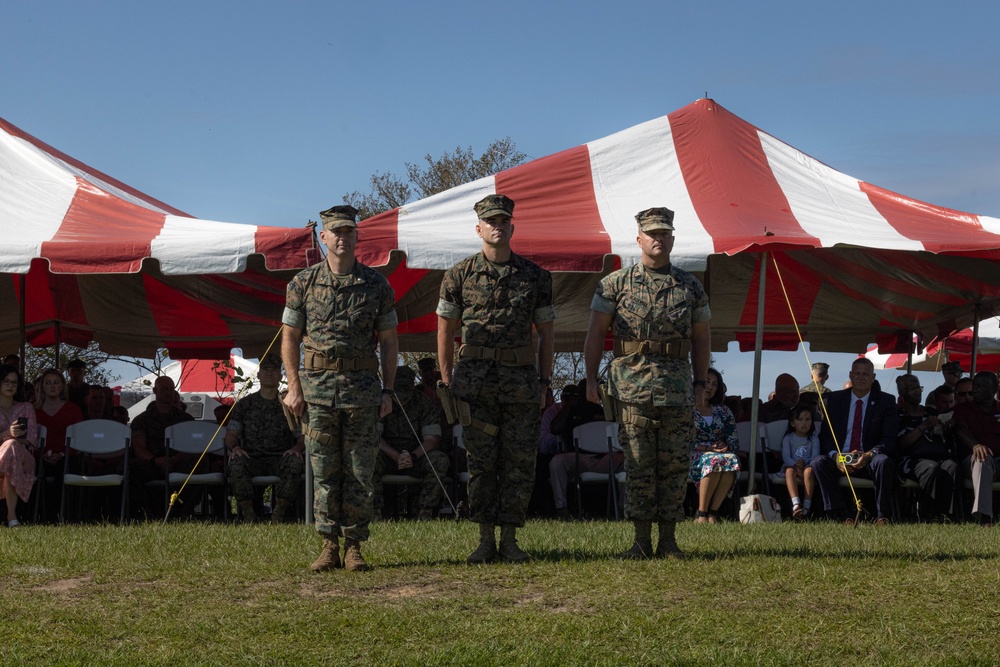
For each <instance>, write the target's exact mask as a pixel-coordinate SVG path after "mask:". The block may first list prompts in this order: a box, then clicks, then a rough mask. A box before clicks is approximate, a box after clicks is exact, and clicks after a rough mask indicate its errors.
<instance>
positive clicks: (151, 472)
mask: <svg viewBox="0 0 1000 667" xmlns="http://www.w3.org/2000/svg"><path fill="white" fill-rule="evenodd" d="M100 396H101V401H102V403H103V400H104V393H103V392H100ZM153 396H155V397H156V400H154V401H153V402H152V403H150V404H149V406H148V407H147V408H146V410H145V411H144V412H143V413H142V414H141V415H139V416H138V417H136V418H135V419H134V420H132V452H131V454H130V455H129V501H130V504H131V506H132V508H133V510H132V512H133V516H135V517H137V518H138V517H140V516H141V514H142V513H145V514H146V515H147V516H156V515H158V514H159V508H162V507H163V491H162V489H156V488H152V489H147V488H146V483H147V482H150V481H152V480H154V479H165V478H166V475H167V473H168V472H190V471H191V468H192V466H193V464H194V462H195V461H197V458H198V457H197V456H196V455H192V454H171V455H170V456H169V457H168V456H167V447H166V431H167V427H168V426H173V425H174V424H179V423H181V422H186V421H192V420H193V419H194V418H193V417H192V416H191V415H189V414H188V413H186V412H184V408H183V407H179V406H178V401H177V391H176V390H175V389H174V381H173V380H172V379H171V378H169V377H167V376H166V375H161V376H160V377H158V378H156V381H154V382H153Z"/></svg>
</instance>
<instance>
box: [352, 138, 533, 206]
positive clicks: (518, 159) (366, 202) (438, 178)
mask: <svg viewBox="0 0 1000 667" xmlns="http://www.w3.org/2000/svg"><path fill="white" fill-rule="evenodd" d="M525 159H527V156H526V155H525V154H524V153H522V152H521V151H519V150H517V146H516V145H515V144H514V140H513V139H511V138H510V137H504V138H503V139H497V140H496V141H494V142H493V143H491V144H490V145H489V146H487V147H486V150H485V151H483V153H482V154H481V155H479V156H477V155H476V154H475V152H473V150H472V147H471V146H469V147H468V148H462V147H461V146H459V147H458V148H456V149H455V151H454V152H453V153H449V152H447V151H445V152H444V153H442V154H441V156H440V157H438V158H434V157H432V156H431V154H430V153H428V154H427V155H425V156H424V163H426V164H423V163H416V164H414V163H410V162H407V163H406V179H407V180H405V181H404V180H403V179H402V178H401V177H399V176H397V175H396V174H394V173H392V172H386V173H382V172H375V173H374V174H372V176H371V178H370V179H369V190H368V192H361V191H359V190H354V191H353V192H348V193H347V194H345V195H344V201H345V202H346V203H348V204H350V205H351V206H353V207H354V208H356V209H358V211H359V213H358V215H359V216H360V217H361V219H362V220H363V219H365V218H370V217H372V216H373V215H378V214H379V213H383V212H384V211H388V210H389V209H393V208H398V207H400V206H402V205H403V204H405V203H407V202H408V201H410V199H411V198H412V197H413V196H414V195H416V197H417V198H418V199H423V198H424V197H430V196H431V195H433V194H437V193H438V192H443V191H445V190H449V189H451V188H453V187H456V186H458V185H462V184H464V183H469V182H470V181H474V180H476V179H479V178H483V177H486V176H490V175H492V174H495V173H497V172H500V171H503V170H505V169H510V168H511V167H516V166H517V165H519V164H521V163H522V162H524V161H525Z"/></svg>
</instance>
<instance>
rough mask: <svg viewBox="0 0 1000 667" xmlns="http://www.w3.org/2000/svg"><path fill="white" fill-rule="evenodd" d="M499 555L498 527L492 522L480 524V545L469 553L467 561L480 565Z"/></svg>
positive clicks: (470, 563)
mask: <svg viewBox="0 0 1000 667" xmlns="http://www.w3.org/2000/svg"><path fill="white" fill-rule="evenodd" d="M496 557H497V542H496V527H495V526H494V525H493V524H492V523H481V524H479V546H478V547H477V548H476V550H475V551H473V552H472V553H471V554H469V557H468V558H466V559H465V562H466V563H468V564H469V565H479V564H482V563H489V562H492V561H493V559H494V558H496Z"/></svg>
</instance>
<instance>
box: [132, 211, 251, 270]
mask: <svg viewBox="0 0 1000 667" xmlns="http://www.w3.org/2000/svg"><path fill="white" fill-rule="evenodd" d="M256 233H257V227H256V226H254V225H241V224H237V223H235V222H215V221H211V220H199V219H196V218H183V217H180V216H176V215H168V216H166V219H165V222H164V225H163V229H162V230H160V233H159V234H158V235H157V236H156V238H154V239H153V240H152V242H151V243H150V252H151V254H152V256H153V257H155V258H157V259H158V260H160V270H161V271H163V273H165V274H174V275H183V274H194V273H240V272H242V271H243V270H245V269H246V260H247V255H248V254H250V253H253V252H255V251H256V248H257V246H256V243H255V240H254V235H255V234H256Z"/></svg>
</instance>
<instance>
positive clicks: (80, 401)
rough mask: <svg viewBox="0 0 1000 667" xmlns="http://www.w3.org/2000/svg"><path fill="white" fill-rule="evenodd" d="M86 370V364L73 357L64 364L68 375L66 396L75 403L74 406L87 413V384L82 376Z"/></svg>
mask: <svg viewBox="0 0 1000 667" xmlns="http://www.w3.org/2000/svg"><path fill="white" fill-rule="evenodd" d="M86 371H87V364H85V363H83V361H81V360H80V359H74V360H73V361H71V362H69V363H68V364H67V365H66V373H67V374H68V375H69V383H68V384H67V385H66V397H67V398H68V399H69V400H70V401H72V402H73V403H76V407H78V408H80V410H81V411H83V414H84V415H86V414H87V388H88V387H89V386H90V385H88V384H87V383H86V382H85V381H84V379H83V376H84V374H85V373H86Z"/></svg>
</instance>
